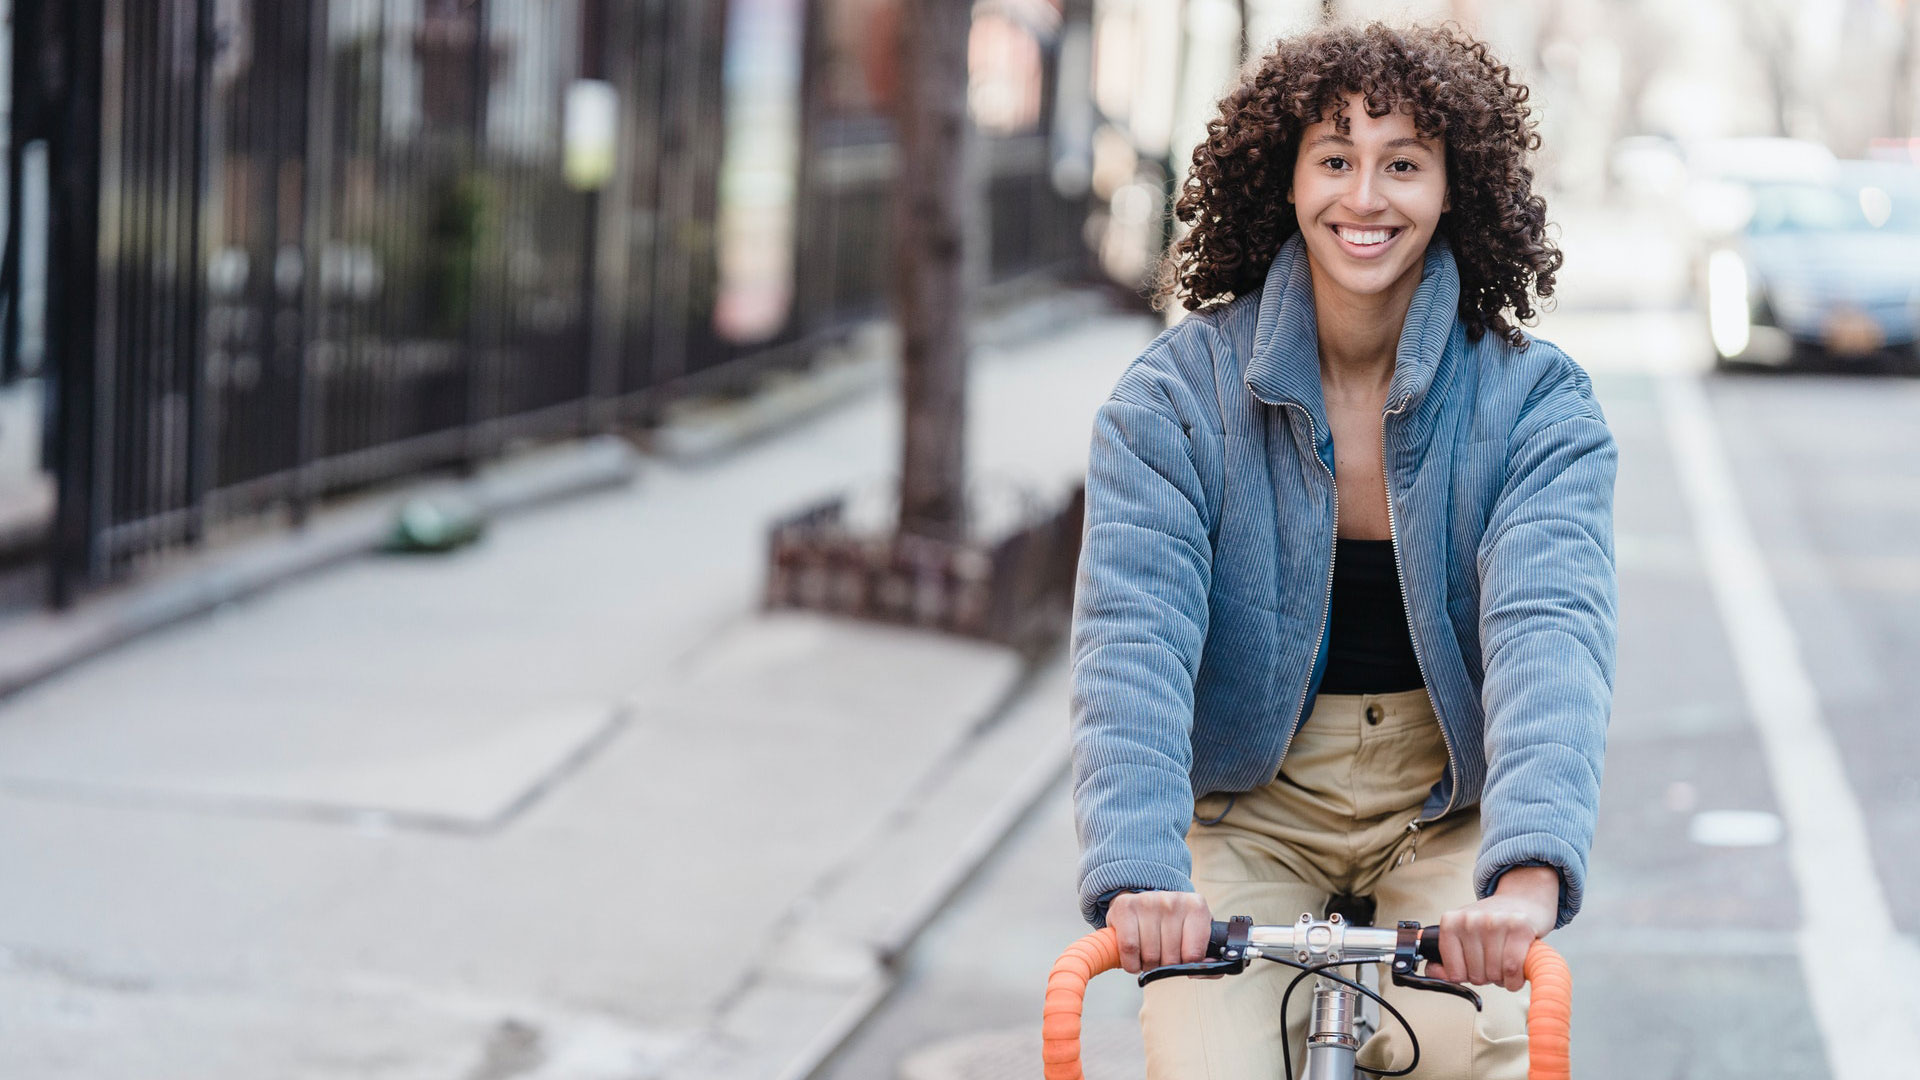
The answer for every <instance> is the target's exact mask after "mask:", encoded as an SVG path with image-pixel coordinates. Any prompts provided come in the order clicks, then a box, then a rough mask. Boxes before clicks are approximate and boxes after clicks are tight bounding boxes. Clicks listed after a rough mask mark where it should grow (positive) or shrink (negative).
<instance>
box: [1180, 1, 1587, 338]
mask: <svg viewBox="0 0 1920 1080" xmlns="http://www.w3.org/2000/svg"><path fill="white" fill-rule="evenodd" d="M1354 94H1359V95H1361V97H1362V98H1363V99H1364V101H1365V102H1366V109H1367V115H1368V116H1372V117H1381V116H1385V115H1387V114H1388V113H1389V112H1391V111H1392V110H1394V109H1406V110H1408V111H1410V112H1411V114H1412V117H1413V123H1414V127H1415V129H1416V130H1417V131H1418V132H1419V133H1420V134H1421V135H1422V136H1423V137H1429V136H1437V137H1439V138H1441V139H1442V140H1443V142H1444V143H1445V146H1446V162H1447V186H1448V189H1449V192H1450V195H1451V203H1452V208H1451V209H1450V210H1448V211H1447V212H1445V213H1444V214H1442V215H1441V218H1440V224H1439V228H1438V232H1439V235H1441V236H1444V237H1446V238H1447V242H1448V243H1449V244H1450V245H1451V246H1452V249H1453V257H1454V261H1455V264H1456V265H1457V266H1458V268H1459V272H1460V321H1461V322H1462V323H1463V324H1464V325H1465V326H1466V328H1467V333H1468V335H1469V336H1470V337H1472V338H1473V339H1475V340H1478V339H1479V338H1480V336H1481V335H1482V334H1484V333H1486V332H1487V331H1488V330H1492V331H1493V332H1494V333H1496V334H1498V335H1500V336H1501V337H1503V338H1505V339H1506V340H1507V341H1508V342H1509V343H1511V344H1512V345H1514V346H1516V347H1521V346H1524V344H1525V336H1524V335H1523V334H1522V333H1521V332H1520V329H1519V327H1518V326H1516V325H1514V323H1512V322H1509V321H1508V320H1507V317H1506V315H1505V314H1503V313H1504V312H1506V311H1507V310H1509V309H1511V310H1512V312H1513V317H1514V320H1515V322H1527V321H1529V320H1532V319H1533V318H1534V317H1535V314H1536V313H1535V311H1534V307H1533V297H1534V296H1537V297H1539V298H1540V299H1542V300H1545V299H1547V298H1549V297H1551V296H1552V295H1553V279H1554V273H1555V272H1556V271H1558V270H1559V269H1560V264H1561V256H1560V250H1559V248H1557V247H1556V246H1554V244H1553V243H1552V242H1551V241H1549V240H1548V239H1547V237H1546V226H1547V204H1546V200H1544V199H1542V198H1541V197H1540V196H1538V195H1535V194H1534V193H1533V168H1532V166H1531V165H1530V164H1529V158H1530V155H1531V154H1532V153H1533V151H1536V150H1538V149H1539V148H1540V136H1539V134H1538V133H1537V132H1535V130H1534V121H1533V120H1532V118H1531V117H1532V110H1531V109H1530V108H1528V106H1527V98H1528V96H1529V92H1528V90H1527V87H1526V86H1525V85H1523V84H1521V83H1519V82H1516V81H1515V80H1514V78H1513V73H1512V71H1511V70H1509V69H1508V68H1507V66H1506V65H1505V64H1502V63H1500V62H1499V61H1498V60H1496V59H1495V58H1494V57H1493V55H1492V54H1491V53H1490V52H1489V51H1488V49H1487V46H1486V45H1485V44H1484V43H1482V42H1480V41H1477V40H1475V39H1473V38H1472V37H1469V36H1468V35H1467V34H1465V33H1464V32H1462V31H1460V30H1458V29H1456V28H1455V27H1452V26H1440V27H1414V28H1408V29H1399V28H1395V27H1390V26H1386V25H1384V24H1381V23H1372V24H1370V25H1368V26H1365V27H1361V28H1355V27H1328V28H1324V29H1320V30H1315V31H1312V32H1309V33H1305V34H1301V35H1299V36H1296V37H1291V38H1286V39H1283V40H1281V41H1280V42H1279V43H1278V44H1277V45H1276V46H1275V47H1274V49H1273V51H1272V52H1270V53H1268V54H1267V56H1266V57H1265V58H1264V59H1263V60H1261V61H1260V64H1259V66H1258V67H1257V68H1255V69H1254V70H1253V71H1252V72H1251V73H1250V74H1249V75H1248V76H1247V77H1246V79H1245V81H1243V82H1242V83H1241V84H1240V85H1239V86H1238V87H1236V88H1235V89H1234V90H1233V92H1232V93H1230V94H1228V95H1227V96H1226V97H1225V98H1224V99H1222V100H1221V102H1220V115H1219V116H1218V117H1216V118H1215V119H1214V120H1212V121H1211V122H1209V123H1208V124H1207V138H1206V141H1204V142H1202V143H1201V144H1200V145H1199V146H1197V147H1195V148H1194V151H1193V172H1192V173H1191V174H1190V175H1189V176H1188V177H1187V180H1186V183H1185V184H1184V185H1182V187H1181V191H1180V199H1179V202H1178V203H1177V204H1175V207H1174V214H1175V216H1177V217H1178V218H1179V219H1180V220H1181V221H1182V222H1185V223H1187V224H1188V225H1189V226H1191V231H1189V232H1188V233H1187V234H1186V235H1185V236H1184V237H1182V238H1181V239H1180V240H1179V241H1178V242H1177V243H1176V244H1175V245H1174V247H1173V252H1172V255H1171V258H1170V263H1169V265H1168V268H1167V272H1166V277H1167V280H1166V283H1165V285H1164V286H1163V288H1162V290H1161V293H1162V301H1163V302H1164V301H1165V300H1166V299H1167V298H1168V297H1172V298H1175V299H1178V300H1179V301H1180V302H1181V303H1182V304H1183V305H1185V306H1186V307H1187V308H1188V309H1189V310H1193V311H1201V310H1207V309H1211V308H1216V307H1219V306H1221V305H1224V304H1226V303H1227V302H1229V301H1231V300H1232V299H1233V298H1234V297H1236V296H1241V295H1244V294H1246V293H1249V292H1252V291H1254V290H1256V289H1258V288H1259V287H1260V284H1261V282H1262V281H1263V280H1264V279H1265V277H1266V273H1267V267H1268V266H1269V265H1270V264H1271V263H1272V261H1273V257H1274V256H1275V255H1276V254H1277V253H1278V252H1279V250H1280V246H1281V245H1282V244H1284V243H1285V242H1286V240H1287V238H1288V237H1290V236H1292V235H1293V234H1294V233H1296V232H1298V231H1299V230H1300V223H1299V220H1298V219H1297V218H1296V217H1295V216H1294V208H1293V205H1292V204H1291V203H1289V202H1288V201H1287V199H1286V194H1287V192H1288V190H1289V189H1290V188H1291V187H1292V184H1293V168H1294V158H1295V156H1296V155H1297V153H1298V151H1299V148H1300V136H1301V133H1302V132H1303V131H1304V130H1305V129H1306V128H1307V127H1308V126H1309V125H1311V124H1314V123H1316V122H1318V121H1319V120H1321V119H1323V118H1327V117H1331V118H1332V119H1333V120H1334V121H1335V123H1336V124H1337V125H1338V126H1339V128H1340V130H1341V131H1343V132H1344V131H1346V130H1347V126H1348V125H1347V120H1346V117H1345V115H1344V106H1345V104H1346V100H1347V98H1348V97H1349V96H1350V95H1354ZM1530 294H1531V295H1530Z"/></svg>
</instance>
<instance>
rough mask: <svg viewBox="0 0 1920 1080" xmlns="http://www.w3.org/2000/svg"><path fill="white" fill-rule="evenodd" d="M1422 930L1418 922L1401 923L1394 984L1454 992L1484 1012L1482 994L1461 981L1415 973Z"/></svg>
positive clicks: (1418, 959) (1474, 1008) (1394, 964)
mask: <svg viewBox="0 0 1920 1080" xmlns="http://www.w3.org/2000/svg"><path fill="white" fill-rule="evenodd" d="M1420 930H1421V926H1420V924H1419V923H1417V922H1407V921H1405V920H1402V921H1401V923H1400V937H1399V941H1398V943H1397V944H1396V946H1395V948H1394V950H1393V985H1395V986H1402V987H1405V988H1407V989H1409V990H1431V991H1433V992H1434V993H1436V994H1452V995H1453V996H1455V997H1463V998H1466V999H1467V1000H1468V1001H1471V1002H1473V1011H1474V1012H1483V1011H1485V1010H1484V1007H1483V1006H1482V1005H1481V1004H1480V995H1479V994H1476V993H1474V991H1473V990H1472V988H1470V987H1466V986H1462V985H1460V984H1459V983H1450V982H1447V981H1446V980H1444V979H1430V978H1428V977H1427V976H1425V975H1415V974H1414V973H1413V968H1414V965H1415V964H1417V963H1419V962H1420Z"/></svg>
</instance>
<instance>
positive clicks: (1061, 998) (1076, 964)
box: [1040, 927, 1120, 1080]
mask: <svg viewBox="0 0 1920 1080" xmlns="http://www.w3.org/2000/svg"><path fill="white" fill-rule="evenodd" d="M1119 966H1120V939H1119V938H1117V937H1115V936H1114V933H1113V928H1112V927H1102V928H1100V929H1098V930H1095V931H1094V932H1093V933H1091V934H1088V935H1087V936H1086V937H1083V938H1081V939H1080V940H1079V941H1076V942H1074V943H1073V944H1071V945H1069V946H1067V951H1066V952H1063V953H1061V954H1060V959H1058V960H1055V961H1054V962H1053V971H1052V972H1051V973H1050V974H1048V976H1047V1005H1046V1010H1045V1012H1044V1013H1043V1014H1042V1016H1043V1019H1042V1020H1041V1024H1040V1041H1041V1050H1040V1053H1041V1060H1042V1061H1043V1062H1045V1064H1046V1070H1045V1075H1046V1080H1081V1072H1080V1010H1081V1007H1082V1006H1083V1005H1084V1004H1085V1003H1086V998H1087V980H1089V979H1091V978H1093V977H1094V976H1095V975H1098V974H1100V973H1101V972H1103V971H1112V970H1113V969H1114V968H1117V967H1119Z"/></svg>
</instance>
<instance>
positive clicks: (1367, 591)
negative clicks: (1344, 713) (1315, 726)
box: [1320, 536, 1426, 694]
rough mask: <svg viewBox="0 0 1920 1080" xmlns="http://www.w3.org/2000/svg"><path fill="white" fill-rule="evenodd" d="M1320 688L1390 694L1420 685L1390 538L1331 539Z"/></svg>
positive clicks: (1357, 692)
mask: <svg viewBox="0 0 1920 1080" xmlns="http://www.w3.org/2000/svg"><path fill="white" fill-rule="evenodd" d="M1328 618H1329V619H1330V621H1331V639H1330V640H1329V641H1328V643H1327V670H1326V674H1325V675H1323V676H1322V677H1321V679H1320V692H1321V693H1323V694H1394V693H1399V692H1400V691H1403V690H1418V689H1420V688H1421V687H1423V686H1425V685H1426V680H1425V679H1422V678H1421V677H1420V662H1419V660H1417V659H1415V657H1414V655H1413V633H1412V631H1411V630H1410V629H1409V628H1408V626H1407V605H1406V601H1405V600H1404V599H1402V597H1401V596H1400V575H1399V572H1398V571H1396V570H1395V569H1394V565H1393V541H1391V540H1349V539H1347V538H1346V537H1344V536H1343V537H1341V538H1339V539H1338V540H1336V541H1335V542H1334V560H1333V611H1332V613H1331V614H1330V615H1329V616H1328Z"/></svg>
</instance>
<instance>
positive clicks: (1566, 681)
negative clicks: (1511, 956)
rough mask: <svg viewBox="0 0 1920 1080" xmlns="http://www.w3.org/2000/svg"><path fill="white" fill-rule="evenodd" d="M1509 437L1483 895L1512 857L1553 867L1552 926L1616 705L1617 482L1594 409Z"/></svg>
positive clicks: (1494, 635)
mask: <svg viewBox="0 0 1920 1080" xmlns="http://www.w3.org/2000/svg"><path fill="white" fill-rule="evenodd" d="M1580 398H1581V402H1580V405H1579V407H1577V408H1575V409H1572V410H1569V411H1567V412H1563V413H1562V415H1561V416H1560V417H1559V418H1556V419H1552V420H1550V421H1547V422H1545V423H1541V424H1538V425H1537V426H1533V427H1532V428H1531V430H1529V431H1524V432H1517V433H1516V439H1517V442H1516V443H1515V445H1514V446H1513V447H1512V449H1511V450H1510V451H1509V454H1508V472H1507V478H1506V482H1505V485H1504V487H1503V488H1502V490H1501V493H1500V496H1499V498H1498V499H1497V500H1496V502H1495V504H1494V509H1493V513H1492V515H1491V518H1490V520H1489V521H1488V524H1487V529H1486V532H1485V533H1484V534H1483V537H1482V541H1481V544H1480V548H1479V556H1478V559H1479V572H1480V592H1481V596H1480V644H1481V651H1482V656H1483V657H1484V661H1485V681H1484V684H1483V688H1482V697H1483V702H1484V704H1485V707H1486V727H1485V734H1486V760H1487V781H1486V787H1485V789H1484V792H1483V794H1482V796H1481V803H1480V819H1481V824H1482V839H1481V847H1480V855H1479V858H1478V860H1476V862H1475V865H1474V884H1475V888H1476V890H1477V892H1478V895H1480V896H1483V897H1484V896H1487V895H1489V894H1490V893H1491V892H1492V891H1493V888H1494V885H1495V884H1496V883H1497V881H1498V879H1499V877H1500V875H1501V874H1502V873H1504V872H1506V871H1507V870H1509V869H1511V868H1513V867H1515V866H1520V865H1527V864H1532V865H1541V864H1544V865H1548V866H1552V867H1554V868H1555V869H1556V870H1558V871H1559V873H1560V909H1559V913H1558V917H1557V920H1556V923H1555V925H1556V926H1564V925H1566V923H1567V922H1568V921H1570V920H1571V919H1572V918H1573V917H1574V915H1575V913H1577V912H1578V911H1579V910H1580V901H1581V896H1582V894H1583V892H1584V890H1585V885H1586V870H1587V852H1588V850H1589V848H1591V847H1592V844H1593V830H1594V821H1595V818H1596V817H1597V815H1598V810H1599V800H1600V767H1601V757H1602V754H1603V752H1604V751H1605V748H1606V727H1607V719H1608V716H1609V714H1610V712H1611V710H1612V703H1613V667H1614V638H1615V606H1616V597H1617V585H1616V580H1615V574H1614V559H1613V484H1614V472H1615V466H1616V463H1617V455H1616V451H1615V448H1614V444H1613V437H1612V435H1611V434H1610V433H1609V432H1608V431H1607V426H1606V423H1605V422H1604V421H1603V420H1602V419H1601V417H1600V415H1599V411H1598V409H1597V408H1596V407H1594V406H1593V405H1592V404H1591V401H1590V400H1588V399H1586V397H1585V395H1584V394H1583V395H1580Z"/></svg>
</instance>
